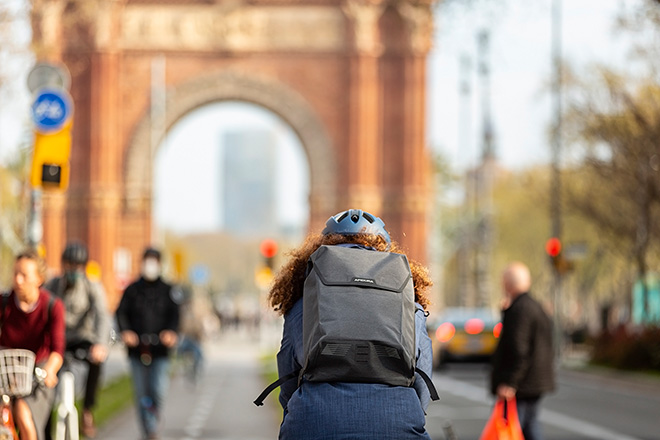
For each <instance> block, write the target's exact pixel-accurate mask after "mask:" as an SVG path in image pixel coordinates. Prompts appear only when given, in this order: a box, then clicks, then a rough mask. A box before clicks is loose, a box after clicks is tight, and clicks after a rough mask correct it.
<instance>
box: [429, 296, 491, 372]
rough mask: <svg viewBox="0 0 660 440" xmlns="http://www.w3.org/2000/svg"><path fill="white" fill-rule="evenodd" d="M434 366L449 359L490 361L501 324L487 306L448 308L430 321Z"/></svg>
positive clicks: (437, 366) (439, 365) (440, 364)
mask: <svg viewBox="0 0 660 440" xmlns="http://www.w3.org/2000/svg"><path fill="white" fill-rule="evenodd" d="M427 328H428V331H429V336H430V337H431V340H432V341H433V357H434V359H433V365H434V367H436V368H439V367H441V366H442V365H443V364H444V363H445V362H447V361H465V360H479V359H481V360H487V359H489V358H490V356H491V355H492V354H493V352H494V351H495V347H496V346H497V339H498V338H499V336H500V331H501V330H502V323H501V322H500V319H499V317H498V316H497V315H496V314H495V313H494V311H493V310H491V309H490V308H487V307H448V308H446V309H444V310H443V311H442V312H441V314H440V315H439V316H438V318H437V319H434V320H429V321H428V325H427Z"/></svg>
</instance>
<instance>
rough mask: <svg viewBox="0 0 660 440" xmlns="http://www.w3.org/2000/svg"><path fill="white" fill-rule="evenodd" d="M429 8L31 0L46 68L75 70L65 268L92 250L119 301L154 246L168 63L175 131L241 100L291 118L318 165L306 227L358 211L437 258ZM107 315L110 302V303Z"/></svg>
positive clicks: (54, 228) (394, 1)
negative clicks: (202, 111) (156, 116)
mask: <svg viewBox="0 0 660 440" xmlns="http://www.w3.org/2000/svg"><path fill="white" fill-rule="evenodd" d="M431 4H432V1H431V0H303V1H297V2H290V1H286V0H283V1H279V0H253V1H250V2H235V1H231V0H168V1H166V2H156V1H153V0H33V8H32V28H33V46H34V47H35V50H36V55H37V58H38V59H43V60H52V61H59V62H63V63H64V64H66V65H67V67H68V68H69V70H70V72H71V77H72V81H71V84H72V87H71V95H72V97H73V99H74V103H75V106H76V110H75V113H74V123H73V133H72V138H73V145H72V155H71V176H70V182H71V183H70V187H69V190H68V191H67V193H66V194H64V195H56V194H48V195H45V196H44V200H43V205H44V213H43V218H44V245H45V246H46V251H47V255H48V264H49V266H50V267H51V268H54V269H55V270H56V269H57V268H58V266H59V255H60V253H61V251H62V249H63V247H64V244H65V242H66V240H67V239H74V238H75V239H81V240H83V241H85V242H87V243H88V245H89V248H90V256H91V258H92V259H94V260H96V261H98V262H99V263H100V264H101V267H102V268H103V278H102V279H103V283H104V285H105V287H106V289H107V290H108V292H109V294H110V295H111V296H115V295H117V294H118V293H119V286H118V284H117V279H116V278H117V277H116V276H117V272H118V270H119V269H118V266H117V258H116V256H117V252H118V251H122V252H127V253H128V254H130V256H131V257H132V261H133V264H132V267H131V268H130V272H131V273H130V275H131V276H133V275H135V272H136V270H137V260H138V259H139V256H140V252H141V250H142V249H143V247H144V246H145V245H146V244H148V243H149V241H150V239H151V225H152V221H151V209H152V207H151V198H152V196H151V185H152V181H151V175H152V173H151V168H152V166H153V165H152V163H151V158H150V157H149V152H150V151H151V148H149V146H150V145H152V142H151V141H152V139H151V130H150V128H149V124H150V121H149V118H150V117H149V113H150V108H151V103H150V87H151V66H152V62H153V60H154V59H156V58H162V59H164V61H165V65H166V67H165V69H164V74H163V77H164V81H165V84H164V87H165V90H166V101H167V113H166V116H165V123H164V125H165V127H166V128H169V127H171V126H172V125H173V124H174V123H175V122H176V121H177V120H178V119H179V118H181V117H183V116H184V115H185V114H187V113H188V112H190V111H191V110H193V109H195V108H198V107H200V106H202V105H205V104H208V103H211V102H217V101H223V100H229V99H236V100H240V101H246V102H251V103H255V104H257V105H260V106H262V107H264V108H266V109H269V110H271V111H273V112H274V113H276V114H278V115H279V116H280V117H282V118H283V119H284V120H285V121H286V122H287V123H288V124H289V125H290V126H291V127H292V128H293V130H294V131H295V132H296V133H297V135H298V137H299V138H300V140H301V142H302V144H303V146H304V148H305V151H306V153H307V157H308V159H309V165H310V178H311V187H310V190H311V200H310V209H311V213H310V228H311V229H312V230H318V229H319V228H320V227H321V226H322V225H323V222H324V221H325V220H326V219H327V218H328V216H329V215H332V214H334V213H335V212H336V211H338V210H340V209H346V208H353V207H360V208H362V209H365V210H367V211H370V212H372V213H374V214H376V215H379V216H381V217H383V218H384V219H385V221H386V224H387V226H388V229H389V230H390V232H391V235H392V236H393V238H394V239H396V240H397V241H399V242H400V243H401V244H402V245H403V247H404V248H405V249H406V251H407V252H408V254H409V255H410V256H411V257H412V258H415V259H417V260H421V261H425V260H426V259H427V241H428V234H427V229H428V217H429V216H428V214H429V208H430V206H431V203H430V197H429V195H430V182H429V176H430V164H429V155H428V151H427V145H426V140H425V139H426V137H425V131H426V130H425V124H426V121H425V119H426V98H425V95H426V56H427V53H428V51H429V49H430V43H431V37H432V30H433V26H432V23H433V19H432V13H431ZM111 303H112V301H111Z"/></svg>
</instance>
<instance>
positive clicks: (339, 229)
mask: <svg viewBox="0 0 660 440" xmlns="http://www.w3.org/2000/svg"><path fill="white" fill-rule="evenodd" d="M321 233H322V234H323V235H329V234H344V235H353V234H373V235H380V236H381V237H383V239H384V240H385V242H387V244H390V243H391V240H390V234H388V233H387V231H386V230H385V223H383V221H382V220H381V219H380V218H378V217H376V216H374V215H371V214H369V213H368V212H365V211H362V210H361V209H349V210H347V211H343V212H340V213H339V214H335V215H333V216H332V217H330V218H329V219H328V221H327V222H326V223H325V229H323V232H321Z"/></svg>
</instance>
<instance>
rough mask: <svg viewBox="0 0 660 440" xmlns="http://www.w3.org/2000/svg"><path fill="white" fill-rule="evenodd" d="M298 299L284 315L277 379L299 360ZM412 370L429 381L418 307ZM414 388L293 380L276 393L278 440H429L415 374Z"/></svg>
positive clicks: (423, 393) (422, 388)
mask: <svg viewBox="0 0 660 440" xmlns="http://www.w3.org/2000/svg"><path fill="white" fill-rule="evenodd" d="M302 302H303V301H302V299H300V300H298V301H297V302H296V303H295V304H294V306H293V307H292V308H291V310H289V312H288V313H287V314H286V315H285V316H284V333H283V336H282V345H281V348H280V351H279V353H278V354H277V368H278V372H279V375H280V377H282V376H285V375H287V374H289V373H291V372H292V371H296V370H300V369H301V366H302V364H303V362H304V359H303V337H302V332H303V322H302V320H303V316H302V314H303V307H302V305H303V304H302ZM415 333H416V343H417V368H419V369H421V370H422V371H424V372H425V373H426V374H428V375H429V377H430V376H431V372H432V359H433V355H432V349H431V340H430V339H429V337H428V334H427V332H426V316H425V315H424V313H423V309H422V307H421V306H420V305H419V304H418V305H417V313H415ZM415 376H416V379H415V384H414V387H410V388H408V387H396V386H390V385H384V384H369V383H343V382H342V383H338V382H333V383H319V382H307V381H303V383H302V384H301V385H300V387H298V386H297V385H298V384H297V381H296V380H295V379H292V380H289V381H288V382H286V383H284V384H283V385H282V386H281V389H280V403H281V405H282V408H284V418H283V420H282V425H281V426H280V435H279V438H280V439H300V440H307V439H313V440H339V439H341V440H346V439H356V440H357V439H360V440H365V439H378V440H388V439H391V440H403V439H429V440H430V437H429V435H428V433H427V432H426V429H425V427H424V424H425V422H426V420H425V415H424V411H425V410H426V407H427V406H428V404H429V401H430V394H429V391H428V389H427V388H426V384H425V383H424V381H423V380H422V378H421V377H420V376H419V375H418V374H417V373H415Z"/></svg>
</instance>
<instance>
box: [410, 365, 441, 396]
mask: <svg viewBox="0 0 660 440" xmlns="http://www.w3.org/2000/svg"><path fill="white" fill-rule="evenodd" d="M415 373H418V374H419V376H420V377H421V378H422V380H424V383H425V384H426V387H427V388H428V389H429V393H430V394H431V400H440V396H439V395H438V390H436V389H435V385H433V381H432V380H431V378H430V377H429V375H428V374H426V373H425V372H424V371H422V370H420V369H419V368H417V367H415Z"/></svg>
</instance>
